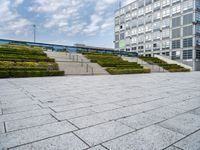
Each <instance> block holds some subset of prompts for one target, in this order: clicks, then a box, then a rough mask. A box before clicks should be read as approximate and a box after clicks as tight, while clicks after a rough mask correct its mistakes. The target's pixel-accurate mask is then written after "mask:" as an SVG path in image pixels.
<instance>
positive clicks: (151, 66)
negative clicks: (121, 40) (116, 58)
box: [122, 56, 168, 73]
mask: <svg viewBox="0 0 200 150" xmlns="http://www.w3.org/2000/svg"><path fill="white" fill-rule="evenodd" d="M122 59H123V60H126V61H129V62H137V63H138V64H140V65H142V66H143V67H144V68H145V69H150V70H151V72H152V73H156V72H168V71H167V70H165V69H163V68H162V67H160V66H158V65H155V64H149V63H147V62H145V61H143V60H141V59H140V58H138V57H126V56H122Z"/></svg>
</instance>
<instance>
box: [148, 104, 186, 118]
mask: <svg viewBox="0 0 200 150" xmlns="http://www.w3.org/2000/svg"><path fill="white" fill-rule="evenodd" d="M184 112H185V110H182V109H177V108H172V107H168V106H166V107H161V108H158V109H154V110H152V111H148V112H147V114H149V115H152V116H154V117H155V118H158V117H159V118H163V119H164V120H166V119H169V118H171V117H174V116H177V115H179V114H182V113H184Z"/></svg>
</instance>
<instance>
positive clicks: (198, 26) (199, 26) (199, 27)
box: [196, 25, 200, 33]
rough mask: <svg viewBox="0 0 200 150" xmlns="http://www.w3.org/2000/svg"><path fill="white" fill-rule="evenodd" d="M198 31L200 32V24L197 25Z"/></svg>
mask: <svg viewBox="0 0 200 150" xmlns="http://www.w3.org/2000/svg"><path fill="white" fill-rule="evenodd" d="M196 32H197V33H200V25H197V26H196Z"/></svg>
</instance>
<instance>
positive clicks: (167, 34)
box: [162, 29, 170, 38]
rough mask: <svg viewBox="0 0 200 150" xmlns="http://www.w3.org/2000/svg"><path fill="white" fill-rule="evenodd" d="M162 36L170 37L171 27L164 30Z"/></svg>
mask: <svg viewBox="0 0 200 150" xmlns="http://www.w3.org/2000/svg"><path fill="white" fill-rule="evenodd" d="M162 37H163V38H169V37H170V31H169V29H166V30H163V31H162Z"/></svg>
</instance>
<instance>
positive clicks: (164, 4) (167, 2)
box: [162, 0, 170, 7]
mask: <svg viewBox="0 0 200 150" xmlns="http://www.w3.org/2000/svg"><path fill="white" fill-rule="evenodd" d="M169 4H170V0H163V1H162V6H163V7H165V6H167V5H169Z"/></svg>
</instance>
